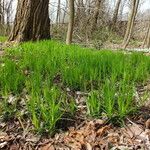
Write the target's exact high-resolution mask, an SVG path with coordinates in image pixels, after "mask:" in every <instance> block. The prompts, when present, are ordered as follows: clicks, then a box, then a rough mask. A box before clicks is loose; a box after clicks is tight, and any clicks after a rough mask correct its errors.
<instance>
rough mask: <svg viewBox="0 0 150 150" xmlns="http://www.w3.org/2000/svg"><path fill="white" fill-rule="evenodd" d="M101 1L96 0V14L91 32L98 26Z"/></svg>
mask: <svg viewBox="0 0 150 150" xmlns="http://www.w3.org/2000/svg"><path fill="white" fill-rule="evenodd" d="M101 1H102V0H96V7H95V11H94V15H93V21H92V27H91V32H93V31H94V29H95V28H96V25H97V20H98V16H99V11H100V5H101Z"/></svg>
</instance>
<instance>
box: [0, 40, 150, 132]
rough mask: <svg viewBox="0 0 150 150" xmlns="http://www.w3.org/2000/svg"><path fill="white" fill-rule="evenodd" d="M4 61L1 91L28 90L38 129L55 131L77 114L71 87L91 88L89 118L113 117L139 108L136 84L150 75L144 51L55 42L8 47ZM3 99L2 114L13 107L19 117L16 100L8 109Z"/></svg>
mask: <svg viewBox="0 0 150 150" xmlns="http://www.w3.org/2000/svg"><path fill="white" fill-rule="evenodd" d="M0 62H1V63H2V64H1V66H0V72H1V74H0V94H1V95H3V96H7V95H10V94H13V95H17V96H20V97H21V95H22V93H23V91H24V90H26V91H27V92H26V93H27V95H28V97H29V98H28V100H27V101H26V107H27V110H28V116H30V119H31V121H32V124H33V125H34V127H35V130H36V131H38V132H49V133H51V134H53V133H54V131H56V130H57V128H56V127H57V126H58V124H59V122H60V121H61V119H62V118H63V119H64V116H69V117H71V118H72V117H74V116H75V113H76V111H77V104H76V103H75V97H74V96H73V95H72V96H70V95H68V94H67V93H66V91H65V89H66V88H69V89H71V90H72V91H83V92H88V93H89V96H87V98H86V105H87V117H93V118H100V117H102V114H105V115H106V116H107V117H108V119H109V120H113V119H114V118H117V119H118V120H123V119H124V118H125V117H126V116H127V115H129V114H132V113H133V112H135V110H136V109H137V106H136V101H135V98H134V94H135V90H136V86H137V85H138V84H144V83H145V82H146V81H147V80H148V79H150V57H148V56H145V55H144V54H142V53H132V54H124V53H122V52H111V51H95V50H92V49H84V48H81V47H79V46H76V45H72V46H66V45H64V44H62V43H59V42H55V41H41V42H36V43H30V42H29V43H24V44H22V45H20V46H18V47H16V48H13V49H8V50H7V52H6V56H5V57H3V58H1V61H0ZM1 103H2V104H1V105H2V106H1V107H2V111H1V112H2V113H1V115H3V114H4V112H5V111H7V112H9V116H11V111H10V109H11V108H14V109H15V110H16V112H14V111H12V115H13V116H16V114H17V110H18V108H17V104H15V105H14V106H13V107H11V108H10V109H9V107H7V105H8V104H7V101H6V100H3V102H1ZM7 109H8V110H7ZM18 111H19V110H18ZM5 114H6V113H5ZM5 118H6V117H5Z"/></svg>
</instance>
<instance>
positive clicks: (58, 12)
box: [56, 0, 61, 24]
mask: <svg viewBox="0 0 150 150" xmlns="http://www.w3.org/2000/svg"><path fill="white" fill-rule="evenodd" d="M60 2H61V1H60V0H58V6H57V15H56V23H57V24H58V23H60Z"/></svg>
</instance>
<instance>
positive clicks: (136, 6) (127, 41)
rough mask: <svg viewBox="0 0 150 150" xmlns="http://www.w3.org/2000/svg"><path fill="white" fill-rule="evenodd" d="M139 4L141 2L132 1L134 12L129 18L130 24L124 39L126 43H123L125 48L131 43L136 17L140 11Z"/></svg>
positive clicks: (138, 0)
mask: <svg viewBox="0 0 150 150" xmlns="http://www.w3.org/2000/svg"><path fill="white" fill-rule="evenodd" d="M139 2H140V0H133V1H132V10H131V14H130V16H129V20H128V24H127V29H126V33H125V37H124V41H123V48H126V47H127V46H128V44H129V42H130V38H131V35H132V30H133V26H134V21H135V17H136V14H137V11H138V6H139Z"/></svg>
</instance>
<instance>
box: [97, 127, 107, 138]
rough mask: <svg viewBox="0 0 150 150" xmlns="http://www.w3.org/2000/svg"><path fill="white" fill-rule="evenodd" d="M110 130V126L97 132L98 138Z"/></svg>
mask: <svg viewBox="0 0 150 150" xmlns="http://www.w3.org/2000/svg"><path fill="white" fill-rule="evenodd" d="M109 129H110V126H104V127H102V128H100V129H99V130H98V131H97V136H102V135H104V134H105V133H106V131H107V130H109Z"/></svg>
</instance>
